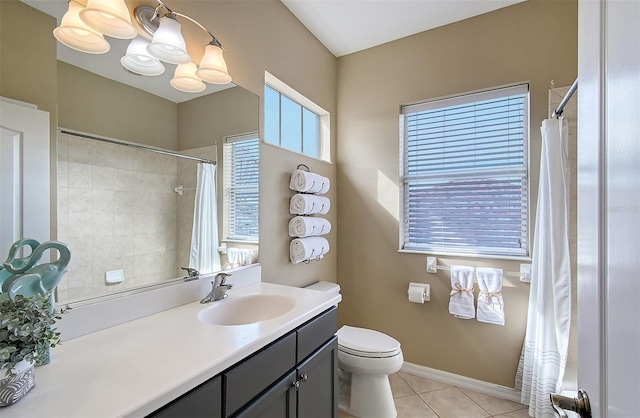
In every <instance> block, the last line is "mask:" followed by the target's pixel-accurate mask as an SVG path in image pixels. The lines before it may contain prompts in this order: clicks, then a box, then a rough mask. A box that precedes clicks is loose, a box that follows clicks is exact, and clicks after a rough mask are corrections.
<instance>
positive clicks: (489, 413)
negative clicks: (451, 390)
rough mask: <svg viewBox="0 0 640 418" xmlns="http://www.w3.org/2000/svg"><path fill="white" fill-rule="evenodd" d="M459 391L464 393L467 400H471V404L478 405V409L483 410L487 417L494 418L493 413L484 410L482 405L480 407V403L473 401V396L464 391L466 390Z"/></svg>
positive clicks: (460, 389)
mask: <svg viewBox="0 0 640 418" xmlns="http://www.w3.org/2000/svg"><path fill="white" fill-rule="evenodd" d="M458 390H459V391H460V392H462V393H464V396H466V397H467V398H469V400H471V402H473V403H474V404H476V405H477V406H478V408H480V409H482V410H483V411H484V412H485V413H487V417H492V416H493V415H491V412H489V411H487V410H486V409H484V408H483V407H482V405H480V404H479V403H478V402H476V401H475V400H473V398H472V397H471V396H469V395H468V394H467V392H465V391H464V389H462V388H458Z"/></svg>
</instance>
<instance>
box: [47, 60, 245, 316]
mask: <svg viewBox="0 0 640 418" xmlns="http://www.w3.org/2000/svg"><path fill="white" fill-rule="evenodd" d="M58 84H59V85H58V109H59V126H60V127H61V132H60V133H59V135H58V161H57V163H58V170H57V172H58V176H57V239H58V240H60V241H63V242H66V243H67V244H68V245H69V246H70V247H71V251H72V261H71V263H70V265H69V270H68V273H67V274H66V275H65V277H64V278H63V281H62V282H61V283H60V285H59V286H58V294H57V298H58V304H61V303H69V302H77V301H82V300H87V299H92V298H96V297H103V296H105V295H113V294H117V293H120V292H126V291H130V290H133V289H140V288H146V287H148V286H152V285H156V284H166V283H167V282H168V281H172V280H173V279H176V278H179V277H183V276H186V272H185V271H182V270H181V267H188V266H190V250H191V246H192V234H193V225H194V213H196V212H197V211H194V208H195V207H196V206H195V202H196V197H195V196H196V187H197V165H198V162H197V161H194V160H192V159H187V158H182V157H176V156H171V155H165V154H162V153H158V152H153V151H149V150H145V149H140V148H132V147H129V146H126V145H121V144H118V143H117V142H121V143H133V144H139V145H143V146H145V147H148V148H153V149H161V150H166V151H170V152H172V153H176V154H181V155H186V156H192V157H198V158H201V159H205V160H211V161H215V162H217V164H216V166H215V172H216V174H215V175H216V181H215V190H211V191H212V192H213V193H214V196H216V197H215V199H216V200H215V201H216V202H217V204H216V205H215V206H216V208H217V217H215V218H216V219H215V220H216V221H217V228H216V234H217V236H218V238H217V239H215V242H216V243H215V245H213V248H214V249H213V251H215V254H210V253H208V255H211V256H215V257H218V256H219V262H218V264H217V266H219V267H218V269H228V268H235V267H238V266H242V265H246V264H250V263H255V262H258V234H257V228H258V218H257V206H258V189H257V176H258V152H257V150H258V136H257V131H258V99H257V96H255V95H254V94H252V93H250V92H247V91H246V90H244V89H242V88H241V87H237V86H234V85H230V88H227V89H225V90H222V91H218V92H215V93H212V94H209V95H207V96H203V97H198V98H196V99H192V100H188V101H185V102H180V103H175V102H172V101H169V100H166V99H162V98H159V97H158V96H154V95H151V94H149V93H146V92H142V91H139V90H135V89H133V88H132V87H130V86H126V85H123V84H121V83H117V82H115V81H112V80H109V79H106V78H103V77H100V76H97V75H95V74H93V73H90V72H88V71H85V70H82V69H80V68H77V67H74V66H71V65H69V64H66V63H63V62H59V63H58ZM77 133H82V134H83V135H77ZM90 137H93V138H108V139H111V140H113V141H114V142H113V143H112V142H103V141H99V140H95V139H91V138H90ZM204 223H207V222H204ZM200 224H203V222H202V221H200V222H197V223H196V225H200ZM196 229H197V231H200V229H198V228H196ZM215 257H213V258H215Z"/></svg>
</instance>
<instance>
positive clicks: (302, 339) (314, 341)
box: [296, 306, 338, 362]
mask: <svg viewBox="0 0 640 418" xmlns="http://www.w3.org/2000/svg"><path fill="white" fill-rule="evenodd" d="M337 329H338V308H337V307H335V306H334V307H332V308H330V309H329V310H327V311H325V312H324V313H322V314H320V315H319V316H317V317H315V318H313V319H312V320H311V321H309V322H307V323H306V324H304V325H302V326H301V327H300V328H298V331H297V332H296V334H297V336H298V351H297V356H298V357H297V361H298V362H300V361H302V360H303V359H305V358H306V357H307V356H308V355H309V354H311V353H313V352H314V351H315V350H316V349H317V348H318V347H320V346H321V345H323V344H324V343H325V342H326V341H328V340H329V339H330V338H331V337H333V336H334V335H335V333H336V330H337Z"/></svg>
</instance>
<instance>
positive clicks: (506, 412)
mask: <svg viewBox="0 0 640 418" xmlns="http://www.w3.org/2000/svg"><path fill="white" fill-rule="evenodd" d="M458 389H460V391H461V392H462V393H464V394H465V395H466V396H467V398H469V399H471V400H472V401H473V402H474V403H475V404H476V405H478V406H479V407H480V408H482V409H483V410H484V411H485V412H486V413H488V414H491V413H490V412H489V411H487V410H486V409H484V408H483V407H482V405H480V404H479V403H478V402H476V401H475V400H474V399H473V398H472V397H471V396H469V395H468V394H467V392H465V389H464V388H458ZM467 390H471V389H467ZM478 393H481V392H478ZM487 396H491V395H487ZM493 397H494V398H495V396H493ZM496 399H501V398H496ZM502 400H507V399H502ZM510 402H511V403H514V404H517V405H518V406H519V408H517V409H513V410H510V411H504V412H500V414H509V413H511V412H516V411H521V410H523V409H526V408H528V407H527V405H523V404H521V403H518V402H513V401H510ZM500 414H497V415H500ZM491 416H492V417H493V416H495V415H491Z"/></svg>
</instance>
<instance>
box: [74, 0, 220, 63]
mask: <svg viewBox="0 0 640 418" xmlns="http://www.w3.org/2000/svg"><path fill="white" fill-rule="evenodd" d="M74 1H75V0H74ZM156 2H157V3H158V7H156V9H155V11H154V13H153V17H151V18H150V19H149V21H153V20H155V19H156V18H158V17H169V18H171V19H175V18H176V16H180V17H181V18H183V19H187V20H188V21H190V22H191V23H193V24H195V25H196V26H197V27H199V28H200V29H202V30H203V31H205V32H206V33H207V34H208V35H209V36H210V37H211V42H209V45H214V46H217V47H219V48H220V49H222V50H223V51H224V47H223V46H222V44H221V43H220V41H219V40H218V38H216V37H215V36H214V35H213V34H212V33H211V32H210V31H209V29H207V28H205V27H204V26H202V24H201V23H200V22H198V21H197V20H195V19H194V18H192V17H190V16H188V15H186V14H184V13H180V12H176V11H174V10H171V9H170V8H169V7H167V5H166V4H164V3H163V2H162V0H156ZM160 9H165V10H166V11H167V12H166V13H164V14H162V13H160ZM143 27H144V29H145V30H147V32H151V31H152V29H151V28H149V27H147V26H146V25H143ZM150 35H153V33H150Z"/></svg>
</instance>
